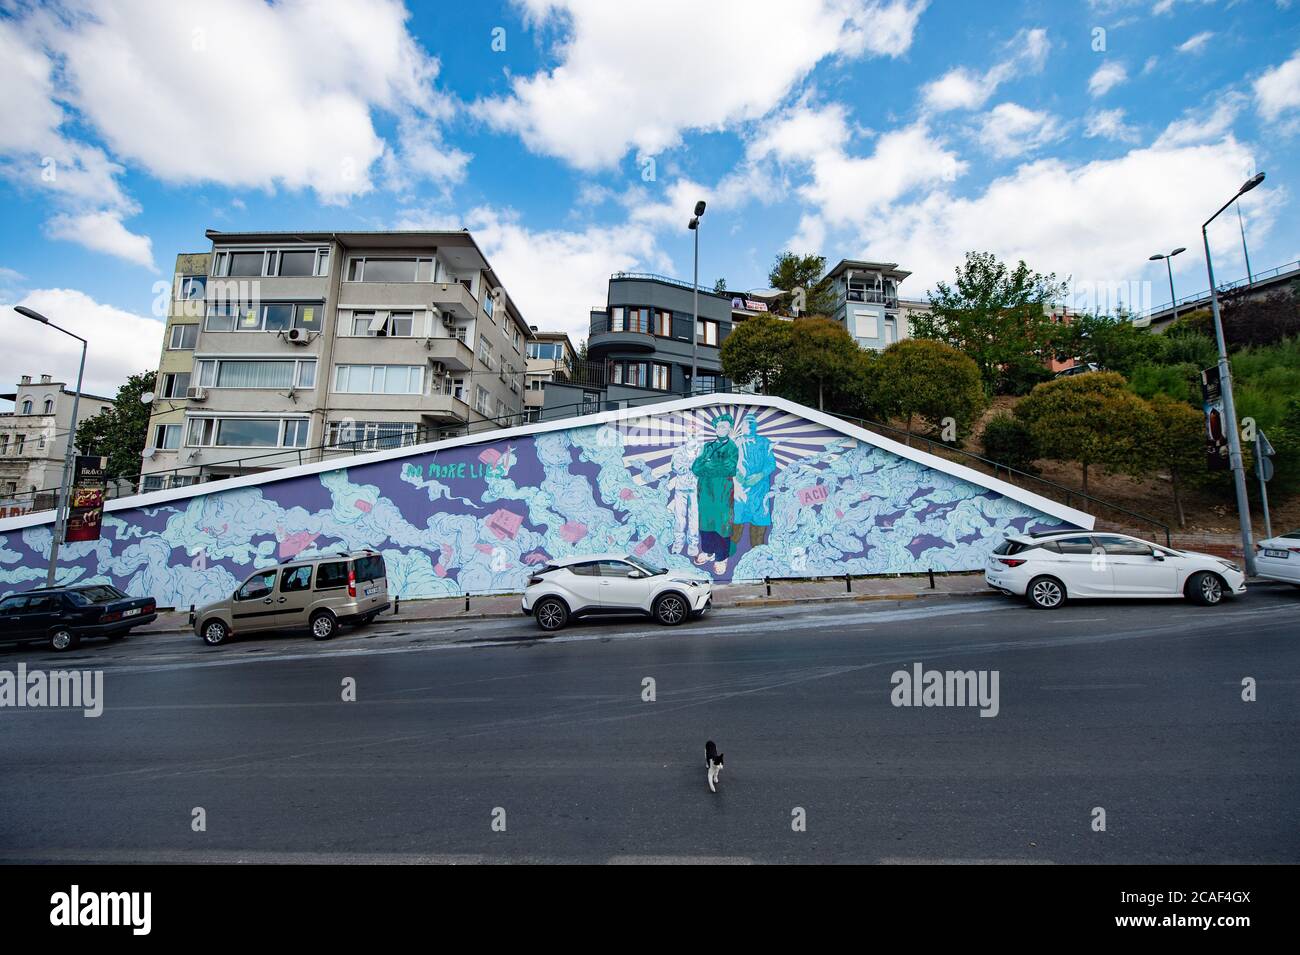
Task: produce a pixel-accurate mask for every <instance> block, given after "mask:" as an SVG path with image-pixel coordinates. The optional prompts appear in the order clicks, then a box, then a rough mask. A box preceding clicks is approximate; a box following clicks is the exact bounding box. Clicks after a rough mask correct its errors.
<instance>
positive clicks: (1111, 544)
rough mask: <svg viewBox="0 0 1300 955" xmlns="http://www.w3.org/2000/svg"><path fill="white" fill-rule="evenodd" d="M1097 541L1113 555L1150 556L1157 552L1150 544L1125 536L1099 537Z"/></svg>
mask: <svg viewBox="0 0 1300 955" xmlns="http://www.w3.org/2000/svg"><path fill="white" fill-rule="evenodd" d="M1097 541H1098V542H1099V543H1100V544H1101V548H1102V550H1104V551H1105V552H1106V553H1107V554H1108V555H1109V556H1111V557H1150V556H1151V555H1152V554H1153V553H1155V552H1154V551H1153V550H1152V549H1151V545H1150V544H1144V543H1142V542H1141V541H1134V540H1128V539H1127V538H1124V537H1099V538H1097Z"/></svg>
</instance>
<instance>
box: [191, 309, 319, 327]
mask: <svg viewBox="0 0 1300 955" xmlns="http://www.w3.org/2000/svg"><path fill="white" fill-rule="evenodd" d="M320 313H321V307H320V305H319V304H316V303H312V304H307V303H297V302H276V303H273V304H268V305H263V306H261V307H260V308H257V307H254V306H252V305H246V304H243V303H239V302H213V303H211V304H210V305H209V306H208V315H207V319H206V320H205V321H204V326H203V327H204V328H205V329H206V330H207V331H210V332H229V331H237V332H262V331H265V332H282V331H285V330H286V329H290V328H302V329H305V330H307V331H320V328H321V322H320Z"/></svg>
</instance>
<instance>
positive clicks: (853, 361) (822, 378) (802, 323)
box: [733, 315, 870, 414]
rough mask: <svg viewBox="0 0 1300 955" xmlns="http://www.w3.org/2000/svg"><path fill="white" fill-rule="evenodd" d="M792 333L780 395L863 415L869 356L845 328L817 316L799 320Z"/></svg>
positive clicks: (826, 407)
mask: <svg viewBox="0 0 1300 955" xmlns="http://www.w3.org/2000/svg"><path fill="white" fill-rule="evenodd" d="M733 334H735V333H734V332H733ZM789 335H790V347H789V349H788V350H787V354H786V359H785V361H784V362H783V363H782V365H781V375H780V378H779V379H778V381H777V385H776V392H777V394H779V395H781V396H782V397H783V398H789V399H790V400H792V401H798V402H800V403H802V404H806V405H813V406H815V407H817V408H818V409H821V410H826V409H829V410H832V411H837V412H839V413H840V414H860V413H861V412H862V409H863V407H864V405H865V403H866V400H867V388H868V380H869V375H870V372H869V370H868V366H869V364H870V358H869V357H868V356H867V354H866V353H865V352H864V351H863V350H862V349H861V348H859V347H858V343H857V342H855V341H854V340H853V339H852V338H851V337H850V336H849V333H848V332H847V331H845V330H844V327H843V326H842V325H840V324H839V323H838V322H834V321H832V320H831V319H829V318H826V317H825V316H820V315H818V316H813V317H811V318H799V319H796V320H795V321H794V322H792V323H791V324H790V332H789Z"/></svg>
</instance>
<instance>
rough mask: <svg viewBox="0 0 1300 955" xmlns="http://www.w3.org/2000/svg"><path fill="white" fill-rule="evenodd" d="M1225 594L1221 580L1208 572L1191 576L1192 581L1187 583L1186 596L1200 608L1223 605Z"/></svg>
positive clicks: (1204, 571) (1216, 575)
mask: <svg viewBox="0 0 1300 955" xmlns="http://www.w3.org/2000/svg"><path fill="white" fill-rule="evenodd" d="M1226 593H1227V590H1226V588H1225V587H1224V586H1223V578H1222V577H1220V576H1219V575H1218V574H1212V573H1210V572H1209V571H1208V570H1203V571H1201V572H1200V573H1199V574H1192V579H1191V580H1189V581H1187V596H1188V597H1190V598H1191V599H1192V600H1194V601H1195V602H1196V603H1198V604H1200V605H1201V606H1202V607H1213V606H1215V605H1216V604H1221V603H1223V598H1224V595H1225V594H1226Z"/></svg>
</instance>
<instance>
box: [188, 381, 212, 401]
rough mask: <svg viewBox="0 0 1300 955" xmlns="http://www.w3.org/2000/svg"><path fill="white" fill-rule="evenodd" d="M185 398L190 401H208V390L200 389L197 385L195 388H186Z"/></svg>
mask: <svg viewBox="0 0 1300 955" xmlns="http://www.w3.org/2000/svg"><path fill="white" fill-rule="evenodd" d="M185 397H186V399H187V400H189V401H207V400H208V389H206V388H200V387H198V386H197V385H196V386H195V387H193V388H186V389H185Z"/></svg>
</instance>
